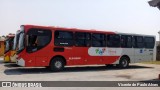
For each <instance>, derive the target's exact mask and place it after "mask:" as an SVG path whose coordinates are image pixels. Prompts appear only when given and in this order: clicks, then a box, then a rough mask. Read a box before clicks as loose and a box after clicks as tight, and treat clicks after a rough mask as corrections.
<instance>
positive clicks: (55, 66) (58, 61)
mask: <svg viewBox="0 0 160 90" xmlns="http://www.w3.org/2000/svg"><path fill="white" fill-rule="evenodd" d="M63 68H64V61H63V59H62V58H61V57H55V58H53V59H52V61H51V63H50V70H51V71H55V72H57V71H61V70H63Z"/></svg>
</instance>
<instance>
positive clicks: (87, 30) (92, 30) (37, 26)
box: [22, 25, 155, 37]
mask: <svg viewBox="0 0 160 90" xmlns="http://www.w3.org/2000/svg"><path fill="white" fill-rule="evenodd" d="M22 26H25V27H27V28H31V27H33V28H43V29H51V30H66V31H78V32H91V33H106V34H123V35H135V36H136V35H137V36H151V37H155V35H145V34H136V33H122V32H114V31H113V32H112V31H105V30H104V31H101V30H94V29H90V30H89V29H77V28H65V27H56V26H39V25H22Z"/></svg>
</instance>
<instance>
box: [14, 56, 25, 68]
mask: <svg viewBox="0 0 160 90" xmlns="http://www.w3.org/2000/svg"><path fill="white" fill-rule="evenodd" d="M16 63H17V65H19V66H23V67H24V66H25V61H24V59H23V58H20V59H19V60H17V61H16Z"/></svg>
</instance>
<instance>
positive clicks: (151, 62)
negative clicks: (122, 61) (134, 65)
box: [142, 61, 160, 65]
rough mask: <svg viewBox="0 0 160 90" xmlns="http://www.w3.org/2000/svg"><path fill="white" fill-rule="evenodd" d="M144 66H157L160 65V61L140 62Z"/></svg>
mask: <svg viewBox="0 0 160 90" xmlns="http://www.w3.org/2000/svg"><path fill="white" fill-rule="evenodd" d="M142 63H144V64H158V65H160V61H149V62H142Z"/></svg>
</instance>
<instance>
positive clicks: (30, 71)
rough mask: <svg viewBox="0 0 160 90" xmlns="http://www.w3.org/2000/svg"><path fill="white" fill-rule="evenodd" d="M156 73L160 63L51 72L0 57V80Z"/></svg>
mask: <svg viewBox="0 0 160 90" xmlns="http://www.w3.org/2000/svg"><path fill="white" fill-rule="evenodd" d="M158 74H160V65H153V64H140V63H136V64H132V65H130V67H129V68H127V69H118V68H116V67H110V68H108V67H105V66H100V65H99V66H84V67H80V66H78V67H67V68H65V70H64V71H62V72H51V71H49V70H47V69H46V68H43V67H40V68H34V67H32V68H25V67H19V66H17V65H16V64H14V63H3V60H2V58H0V81H17V80H18V81H147V80H157V78H158ZM57 89H59V88H57ZM60 89H64V88H60ZM65 89H67V88H65ZM72 89H73V88H72ZM76 89H78V88H76ZM79 89H80V88H79ZM92 89H97V90H98V89H99V88H92ZM101 89H102V90H103V88H101ZM111 89H112V88H111ZM155 89H156V88H155ZM157 89H158V88H157ZM47 90H49V88H48V89H47ZM141 90H142V89H141ZM146 90H147V89H146Z"/></svg>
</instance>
